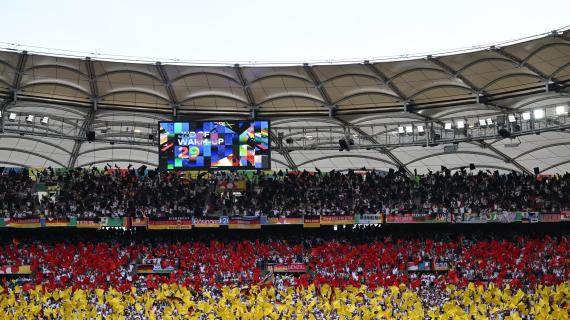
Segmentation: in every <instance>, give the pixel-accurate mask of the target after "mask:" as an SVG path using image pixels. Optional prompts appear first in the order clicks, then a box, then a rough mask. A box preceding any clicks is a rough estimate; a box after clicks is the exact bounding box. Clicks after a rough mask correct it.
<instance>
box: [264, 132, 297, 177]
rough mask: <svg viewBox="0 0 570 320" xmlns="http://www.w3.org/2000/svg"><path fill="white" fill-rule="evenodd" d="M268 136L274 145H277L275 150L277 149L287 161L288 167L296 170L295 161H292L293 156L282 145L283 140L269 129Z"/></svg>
mask: <svg viewBox="0 0 570 320" xmlns="http://www.w3.org/2000/svg"><path fill="white" fill-rule="evenodd" d="M269 136H270V137H271V140H272V141H273V143H275V145H276V146H277V150H279V151H278V152H279V153H280V154H281V155H282V156H283V158H285V160H286V161H287V165H288V166H289V169H291V170H296V169H297V165H296V164H295V161H293V158H291V154H289V150H287V148H286V147H285V146H284V145H283V141H281V140H279V138H278V137H277V136H276V135H275V133H273V131H269Z"/></svg>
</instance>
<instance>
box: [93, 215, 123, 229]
mask: <svg viewBox="0 0 570 320" xmlns="http://www.w3.org/2000/svg"><path fill="white" fill-rule="evenodd" d="M99 224H100V225H101V226H102V227H122V226H123V219H122V218H109V217H101V220H99Z"/></svg>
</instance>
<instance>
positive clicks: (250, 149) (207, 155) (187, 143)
mask: <svg viewBox="0 0 570 320" xmlns="http://www.w3.org/2000/svg"><path fill="white" fill-rule="evenodd" d="M159 132H160V145H159V150H158V151H159V160H158V163H159V167H160V169H167V170H199V169H210V168H211V169H239V170H256V169H270V168H271V152H270V148H269V146H270V140H269V121H266V120H258V121H196V122H160V123H159Z"/></svg>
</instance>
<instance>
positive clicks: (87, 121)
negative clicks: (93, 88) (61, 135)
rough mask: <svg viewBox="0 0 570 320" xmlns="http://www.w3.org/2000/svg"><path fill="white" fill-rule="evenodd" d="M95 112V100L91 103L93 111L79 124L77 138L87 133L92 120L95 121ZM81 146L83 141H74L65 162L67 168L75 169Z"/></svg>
mask: <svg viewBox="0 0 570 320" xmlns="http://www.w3.org/2000/svg"><path fill="white" fill-rule="evenodd" d="M96 111H97V100H94V101H93V110H91V111H89V113H87V115H86V116H85V120H83V123H82V124H81V127H80V128H79V133H78V136H79V137H83V136H85V134H86V133H87V131H89V130H90V129H91V124H92V123H93V120H94V119H95V112H96ZM81 145H83V140H75V143H74V144H73V149H72V150H71V155H70V156H69V161H68V162H67V167H68V168H73V167H75V165H76V163H77V158H78V157H79V150H81Z"/></svg>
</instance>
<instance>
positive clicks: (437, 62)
mask: <svg viewBox="0 0 570 320" xmlns="http://www.w3.org/2000/svg"><path fill="white" fill-rule="evenodd" d="M427 60H428V61H429V62H431V63H433V64H435V65H436V66H438V67H440V68H442V69H443V70H445V71H446V72H448V73H449V74H450V75H452V76H454V77H455V78H457V79H459V80H461V81H462V82H463V83H464V84H465V85H466V86H468V87H469V88H471V90H472V91H473V92H476V93H477V96H476V97H475V99H476V100H477V103H481V100H480V97H481V95H483V96H486V95H487V94H488V93H487V91H485V90H484V89H479V88H478V87H477V86H476V85H475V84H474V83H473V82H471V81H470V80H469V79H467V78H465V76H463V74H461V73H460V72H458V71H457V70H455V69H453V68H452V67H450V66H449V65H447V64H446V63H444V62H443V61H441V60H440V59H438V58H436V57H433V56H432V55H429V56H427ZM481 104H484V105H486V106H491V107H493V108H495V109H499V110H503V111H509V108H506V107H503V106H500V105H498V104H491V103H486V102H485V103H481Z"/></svg>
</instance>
